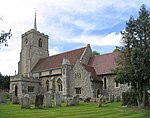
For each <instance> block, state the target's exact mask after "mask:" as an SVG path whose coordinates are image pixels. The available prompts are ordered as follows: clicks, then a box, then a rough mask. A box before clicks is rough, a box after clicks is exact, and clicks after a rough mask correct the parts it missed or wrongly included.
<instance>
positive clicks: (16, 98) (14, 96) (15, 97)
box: [12, 91, 19, 104]
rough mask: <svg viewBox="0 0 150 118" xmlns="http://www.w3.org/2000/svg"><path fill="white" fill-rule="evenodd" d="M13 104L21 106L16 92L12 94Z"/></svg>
mask: <svg viewBox="0 0 150 118" xmlns="http://www.w3.org/2000/svg"><path fill="white" fill-rule="evenodd" d="M12 103H13V104H19V97H18V96H16V95H15V91H13V92H12Z"/></svg>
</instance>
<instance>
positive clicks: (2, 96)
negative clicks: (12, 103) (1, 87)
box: [0, 91, 6, 103]
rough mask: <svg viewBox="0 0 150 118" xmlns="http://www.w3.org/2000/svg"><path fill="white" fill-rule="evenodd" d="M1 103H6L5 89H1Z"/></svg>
mask: <svg viewBox="0 0 150 118" xmlns="http://www.w3.org/2000/svg"><path fill="white" fill-rule="evenodd" d="M0 103H6V94H5V92H4V91H0Z"/></svg>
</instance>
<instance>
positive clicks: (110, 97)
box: [109, 94, 114, 102]
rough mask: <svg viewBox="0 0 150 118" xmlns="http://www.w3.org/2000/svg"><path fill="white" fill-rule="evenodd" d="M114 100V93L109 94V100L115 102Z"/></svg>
mask: <svg viewBox="0 0 150 118" xmlns="http://www.w3.org/2000/svg"><path fill="white" fill-rule="evenodd" d="M113 101H114V95H113V94H109V102H113Z"/></svg>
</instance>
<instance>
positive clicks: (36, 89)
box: [10, 17, 130, 103]
mask: <svg viewBox="0 0 150 118" xmlns="http://www.w3.org/2000/svg"><path fill="white" fill-rule="evenodd" d="M118 55H119V53H117V52H113V53H109V54H104V55H98V56H93V55H92V49H91V47H90V44H88V45H86V46H85V47H82V48H79V49H75V50H71V51H68V52H64V53H60V54H57V55H53V56H49V52H48V36H47V35H45V34H43V33H40V32H39V31H37V27H36V17H35V24H34V29H31V30H29V31H27V32H25V33H24V34H22V37H21V52H20V61H19V62H18V74H16V75H14V76H11V79H10V93H12V92H13V91H14V92H15V95H16V96H18V97H21V96H22V95H23V94H26V93H27V94H29V96H30V99H31V102H32V103H34V101H35V96H36V95H37V94H43V95H46V93H47V92H50V93H51V94H52V95H54V93H60V94H61V95H62V96H63V97H71V96H75V95H79V96H80V98H82V99H85V98H88V97H90V98H91V100H94V101H95V100H96V98H97V97H98V94H103V95H104V96H106V97H108V96H109V95H110V94H113V95H114V96H121V93H122V92H124V91H127V90H128V89H129V87H130V86H128V85H127V84H119V83H116V82H115V81H114V73H113V71H112V70H113V69H115V68H116V63H115V59H116V58H117V56H118Z"/></svg>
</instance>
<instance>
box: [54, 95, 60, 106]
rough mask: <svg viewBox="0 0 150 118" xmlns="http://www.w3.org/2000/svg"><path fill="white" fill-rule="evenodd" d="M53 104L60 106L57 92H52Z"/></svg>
mask: <svg viewBox="0 0 150 118" xmlns="http://www.w3.org/2000/svg"><path fill="white" fill-rule="evenodd" d="M54 104H55V106H61V96H60V94H59V93H55V94H54Z"/></svg>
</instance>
